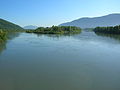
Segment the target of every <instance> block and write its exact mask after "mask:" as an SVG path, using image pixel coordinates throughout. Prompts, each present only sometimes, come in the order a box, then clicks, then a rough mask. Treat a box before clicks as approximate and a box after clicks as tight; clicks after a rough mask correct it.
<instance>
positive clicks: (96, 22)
mask: <svg viewBox="0 0 120 90" xmlns="http://www.w3.org/2000/svg"><path fill="white" fill-rule="evenodd" d="M115 25H120V14H110V15H106V16H102V17H94V18H80V19H78V20H74V21H72V22H67V23H63V24H60V26H77V27H81V28H95V27H97V26H115Z"/></svg>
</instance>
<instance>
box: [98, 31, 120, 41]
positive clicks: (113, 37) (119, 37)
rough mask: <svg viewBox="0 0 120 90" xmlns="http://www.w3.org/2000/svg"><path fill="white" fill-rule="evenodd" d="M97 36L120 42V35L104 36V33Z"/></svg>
mask: <svg viewBox="0 0 120 90" xmlns="http://www.w3.org/2000/svg"><path fill="white" fill-rule="evenodd" d="M96 35H98V36H103V37H109V38H112V39H115V40H119V41H120V35H115V34H103V33H96Z"/></svg>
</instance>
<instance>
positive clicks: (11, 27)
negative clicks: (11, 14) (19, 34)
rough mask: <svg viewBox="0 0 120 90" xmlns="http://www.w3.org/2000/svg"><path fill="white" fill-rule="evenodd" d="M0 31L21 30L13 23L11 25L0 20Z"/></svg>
mask: <svg viewBox="0 0 120 90" xmlns="http://www.w3.org/2000/svg"><path fill="white" fill-rule="evenodd" d="M0 29H6V30H22V29H23V28H22V27H20V26H18V25H16V24H14V23H11V22H9V21H6V20H3V19H0Z"/></svg>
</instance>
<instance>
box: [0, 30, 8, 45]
mask: <svg viewBox="0 0 120 90" xmlns="http://www.w3.org/2000/svg"><path fill="white" fill-rule="evenodd" d="M6 40H7V32H5V31H3V30H1V29H0V43H2V42H4V41H6Z"/></svg>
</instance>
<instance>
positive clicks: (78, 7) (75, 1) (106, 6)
mask: <svg viewBox="0 0 120 90" xmlns="http://www.w3.org/2000/svg"><path fill="white" fill-rule="evenodd" d="M111 13H120V0H0V18H3V19H6V20H8V21H11V22H14V23H16V24H18V25H21V26H26V25H37V26H51V25H59V24H61V23H64V22H68V21H72V20H75V19H78V18H81V17H96V16H102V15H107V14H111Z"/></svg>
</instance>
